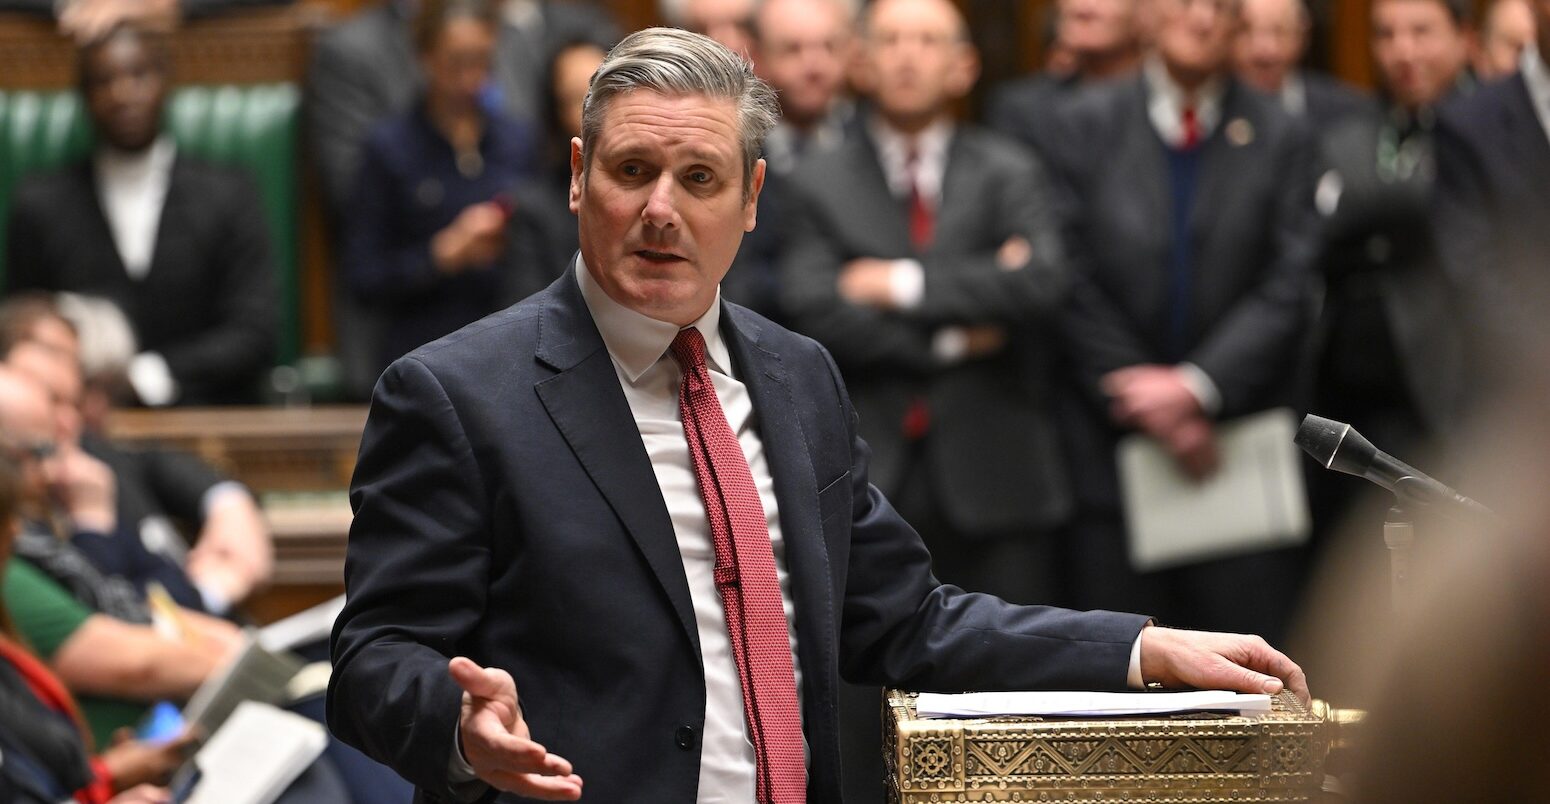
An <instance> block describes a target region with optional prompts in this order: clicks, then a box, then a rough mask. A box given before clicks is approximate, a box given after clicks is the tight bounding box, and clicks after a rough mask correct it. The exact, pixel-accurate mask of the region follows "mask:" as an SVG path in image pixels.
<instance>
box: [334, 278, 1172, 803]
mask: <svg viewBox="0 0 1550 804" xmlns="http://www.w3.org/2000/svg"><path fill="white" fill-rule="evenodd" d="M722 333H723V336H724V337H725V339H726V341H727V346H728V349H729V351H730V353H731V355H732V362H733V364H734V367H735V373H736V374H737V376H738V377H739V378H740V379H741V380H742V381H743V382H744V383H745V384H746V385H747V387H748V390H749V393H750V395H751V397H752V400H753V405H754V410H755V414H756V416H757V417H758V426H759V428H760V431H761V436H762V437H763V440H764V445H765V449H766V450H767V451H768V454H769V464H770V472H771V474H772V476H773V479H774V484H775V493H776V496H777V498H778V499H779V505H780V521H781V528H782V531H783V533H784V534H785V537H786V543H787V548H786V562H787V568H788V570H789V572H790V576H791V589H790V594H791V596H792V599H793V602H794V605H795V612H796V613H795V627H796V630H797V635H798V644H799V649H798V655H797V657H796V658H797V660H798V662H799V663H800V667H801V671H802V690H801V692H802V713H803V729H804V733H805V736H806V739H807V744H808V746H809V748H810V757H811V759H810V764H809V768H808V784H809V792H808V797H809V800H812V801H838V800H840V778H839V762H838V756H839V749H838V742H837V731H838V723H837V721H836V715H835V694H836V687H837V685H838V676H839V675H840V674H841V673H843V675H844V676H845V677H846V678H848V679H851V680H855V681H865V682H868V683H872V684H899V685H905V686H909V687H914V688H919V689H937V690H953V689H960V690H961V689H970V688H987V689H993V688H1018V687H1067V688H1069V687H1087V688H1111V689H1120V688H1123V687H1124V685H1125V682H1126V672H1127V666H1128V660H1129V652H1130V647H1131V644H1132V642H1133V641H1134V639H1135V637H1136V635H1137V634H1138V633H1139V630H1140V628H1141V626H1142V625H1143V622H1144V620H1143V618H1142V617H1139V616H1136V615H1122V614H1112V613H1107V612H1101V613H1077V612H1070V611H1066V610H1061V609H1051V608H1044V607H1019V606H1012V605H1009V604H1006V603H1004V602H1002V601H1000V600H998V599H996V598H994V597H990V596H986V595H980V594H971V593H967V592H964V591H963V590H960V589H958V588H956V587H952V586H943V585H941V584H939V583H938V582H937V581H936V579H935V578H933V577H932V575H931V566H930V556H929V555H928V554H927V552H926V550H925V548H924V547H923V546H922V545H921V542H920V539H919V537H918V536H916V534H915V532H914V531H913V530H911V529H910V527H909V526H908V525H907V524H906V523H905V522H904V521H903V520H902V519H901V518H900V517H899V516H898V514H897V513H895V511H894V509H893V508H892V507H891V506H890V505H889V504H888V502H887V501H886V500H885V499H884V498H883V497H882V495H881V494H879V493H878V492H877V491H876V490H875V489H874V488H872V487H871V486H870V485H869V484H868V483H867V455H868V451H867V448H866V446H865V444H864V443H863V442H861V441H860V440H859V439H858V438H857V436H856V419H855V415H854V412H853V410H852V408H851V405H850V401H849V399H848V398H847V396H846V393H845V388H844V385H843V384H842V382H841V380H840V376H839V372H838V371H837V370H836V369H835V367H834V363H833V361H832V360H831V359H830V358H829V356H828V354H827V353H826V352H825V351H824V350H823V349H822V348H821V347H820V346H818V344H817V343H815V342H814V341H812V340H810V339H808V338H805V337H803V336H800V335H796V334H794V333H792V332H789V331H787V330H785V329H782V328H780V327H778V326H776V325H775V324H773V323H771V322H769V321H768V320H766V319H764V318H762V317H760V316H758V315H757V314H754V313H752V312H750V311H748V310H747V309H745V308H742V307H739V306H737V305H734V304H724V305H723V313H722ZM351 503H352V505H353V506H354V508H355V512H356V516H355V521H354V524H353V525H352V526H351V532H350V546H349V554H348V559H347V561H346V566H345V583H346V586H347V589H348V592H349V597H348V600H349V602H348V603H347V604H346V606H345V609H344V612H343V613H342V614H341V615H340V617H339V619H338V621H337V623H336V625H335V630H334V673H333V678H332V682H331V684H330V691H329V702H328V704H329V725H330V727H331V728H332V729H333V731H334V733H335V734H336V735H337V736H339V737H340V738H341V739H344V740H345V741H347V742H350V743H352V744H355V745H357V746H359V747H361V748H362V749H363V750H364V751H365V752H366V753H367V754H369V755H371V756H372V757H374V758H376V759H378V760H379V761H382V762H384V763H386V764H388V765H390V766H392V767H393V768H395V769H396V770H398V772H399V773H401V774H403V775H404V776H405V777H406V778H408V779H409V780H410V781H412V782H414V783H415V785H417V786H418V787H419V788H420V791H421V796H422V799H424V800H435V799H438V798H443V797H447V796H449V795H450V794H451V791H450V790H449V789H448V787H447V783H446V777H447V763H448V759H449V752H450V751H452V750H453V740H454V733H455V732H454V730H455V727H456V725H457V718H458V711H459V701H460V698H461V693H460V691H459V689H458V687H457V686H456V685H455V684H454V683H453V682H452V680H451V679H450V678H449V677H448V675H447V669H446V665H447V660H448V657H450V656H454V655H458V654H463V655H467V656H469V657H471V658H473V659H474V660H475V661H477V662H479V663H481V664H483V665H485V666H494V667H500V668H504V669H506V670H508V671H509V672H510V673H511V674H512V676H513V678H515V679H516V682H517V689H518V691H519V693H518V694H519V696H520V700H521V702H522V707H523V712H524V715H525V717H526V720H527V722H528V723H529V724H530V726H531V728H532V732H533V737H534V739H536V740H538V741H539V742H541V743H542V744H543V745H544V746H545V747H546V748H548V749H549V750H550V751H553V752H555V753H557V754H559V755H561V756H564V757H566V758H568V759H570V760H571V761H572V762H573V763H574V765H575V768H576V772H577V773H578V774H580V775H581V776H582V778H584V779H585V780H586V788H585V793H584V795H585V797H586V798H587V800H592V801H604V802H611V801H631V802H672V804H683V803H684V802H692V801H693V800H694V797H695V791H696V786H697V784H698V779H699V758H700V752H699V742H698V738H699V735H700V733H701V728H702V726H703V723H704V717H705V685H704V681H703V670H702V665H701V660H700V656H699V647H698V634H697V631H696V627H695V620H694V613H693V610H692V607H691V601H690V594H689V588H688V584H687V581H686V580H685V576H684V570H683V563H682V559H681V557H680V555H679V552H678V544H677V540H676V538H675V536H674V534H673V528H672V523H671V522H670V521H669V518H668V515H667V509H666V507H665V505H664V503H663V500H662V494H661V491H660V489H659V488H658V486H657V481H656V477H655V475H654V474H653V472H652V468H651V463H650V460H649V459H648V457H647V455H646V451H645V448H644V447H643V446H642V444H641V439H640V434H639V432H638V430H637V429H636V425H635V421H634V418H633V416H632V414H631V412H630V408H629V405H628V403H627V402H626V400H625V397H624V393H623V390H622V389H621V388H620V385H619V381H618V378H617V375H616V374H615V369H614V364H613V361H612V359H611V358H610V357H609V354H608V351H607V349H606V348H605V347H604V345H603V341H602V338H601V336H600V335H599V334H598V331H597V328H596V326H595V325H594V324H593V322H592V319H591V316H590V315H589V313H588V310H587V308H586V305H585V303H584V302H583V300H582V298H581V292H580V289H579V288H578V286H577V284H576V279H575V276H574V273H572V272H567V273H566V274H565V275H564V276H562V277H561V278H560V279H559V280H557V281H556V282H555V283H554V284H553V285H551V286H550V287H549V288H548V289H547V290H545V291H544V292H542V293H539V294H537V295H535V296H533V297H531V298H529V299H527V300H525V301H523V302H522V303H520V304H518V305H516V306H514V307H511V308H509V309H507V310H505V311H503V312H501V313H497V314H495V315H493V316H490V317H488V318H486V319H484V320H482V321H480V322H478V323H475V324H473V325H470V326H469V327H466V328H464V329H462V330H460V331H458V332H456V333H453V334H452V335H450V336H447V337H446V338H443V339H441V340H439V341H437V342H435V343H432V344H428V345H426V346H424V347H422V348H420V349H418V350H416V351H415V352H413V353H411V354H409V355H407V356H405V357H404V358H402V359H400V360H398V361H397V362H396V363H394V364H393V365H392V366H391V367H390V368H389V369H388V371H387V372H386V373H385V374H384V375H383V377H382V380H381V381H380V382H379V384H378V386H377V389H376V393H375V396H374V399H373V401H372V407H371V414H370V417H369V419H368V421H367V424H366V432H365V436H364V438H363V441H362V444H361V454H360V461H359V464H358V466H357V468H356V474H355V478H354V482H353V483H352V489H351ZM502 800H505V801H514V800H519V799H516V798H515V797H512V796H506V797H503V799H502Z"/></svg>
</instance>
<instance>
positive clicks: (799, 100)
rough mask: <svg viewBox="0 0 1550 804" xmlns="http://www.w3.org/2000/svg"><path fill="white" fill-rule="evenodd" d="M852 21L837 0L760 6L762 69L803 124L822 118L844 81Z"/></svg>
mask: <svg viewBox="0 0 1550 804" xmlns="http://www.w3.org/2000/svg"><path fill="white" fill-rule="evenodd" d="M850 47H851V35H850V24H849V22H848V21H847V20H846V18H845V12H844V10H843V9H842V8H841V7H840V4H839V2H838V0H767V2H765V3H764V5H763V6H761V7H760V9H759V60H758V61H757V62H756V63H755V67H756V68H757V69H758V71H759V75H760V77H761V78H763V79H764V80H765V81H768V82H769V84H770V86H772V87H774V88H775V90H776V91H777V92H779V93H780V107H781V112H782V114H783V115H784V116H785V117H787V118H789V119H791V120H792V121H793V122H796V123H797V124H799V125H803V124H808V123H812V122H815V121H817V120H819V119H822V118H823V116H824V115H825V114H828V112H829V107H830V105H831V104H833V103H834V99H835V97H837V96H838V95H839V93H840V90H841V89H842V88H843V87H844V86H845V70H846V68H847V67H848V66H849V64H850Z"/></svg>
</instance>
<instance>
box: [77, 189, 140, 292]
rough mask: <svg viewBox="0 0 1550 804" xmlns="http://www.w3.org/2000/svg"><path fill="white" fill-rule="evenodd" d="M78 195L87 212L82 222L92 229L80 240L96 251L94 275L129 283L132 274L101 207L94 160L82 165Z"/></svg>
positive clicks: (119, 282)
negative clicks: (126, 265)
mask: <svg viewBox="0 0 1550 804" xmlns="http://www.w3.org/2000/svg"><path fill="white" fill-rule="evenodd" d="M77 177H78V184H77V188H76V189H77V192H79V193H80V194H81V203H80V209H83V210H87V215H86V220H85V221H83V223H84V224H85V225H86V226H87V227H88V228H89V229H91V230H93V231H89V232H87V233H85V234H86V236H85V237H83V238H82V239H81V244H82V247H83V248H86V249H90V250H91V251H93V252H95V257H93V258H92V260H91V263H90V264H91V265H92V266H93V269H92V270H93V273H96V274H98V275H99V276H101V277H102V278H104V279H106V280H107V281H108V282H109V283H111V284H115V285H128V284H130V279H129V271H128V269H126V268H125V267H124V257H123V255H121V254H119V253H118V243H117V241H115V240H114V239H113V227H112V226H111V225H110V224H109V223H108V213H107V211H106V210H104V209H103V208H102V195H101V194H100V193H99V192H97V169H96V168H95V167H93V165H92V160H91V159H87V160H86V161H85V162H84V163H82V165H81V167H80V172H79V173H78V174H77Z"/></svg>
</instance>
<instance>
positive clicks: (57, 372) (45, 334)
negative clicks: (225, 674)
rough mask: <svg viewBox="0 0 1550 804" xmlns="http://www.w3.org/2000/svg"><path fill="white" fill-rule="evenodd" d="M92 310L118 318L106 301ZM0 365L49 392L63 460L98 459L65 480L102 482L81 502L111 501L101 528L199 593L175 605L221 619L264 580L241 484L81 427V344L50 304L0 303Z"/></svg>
mask: <svg viewBox="0 0 1550 804" xmlns="http://www.w3.org/2000/svg"><path fill="white" fill-rule="evenodd" d="M72 304H73V306H74V307H75V308H76V309H81V308H83V307H85V308H89V307H91V306H92V305H91V302H90V301H84V300H74V301H73V302H72ZM95 306H96V307H97V309H98V310H107V311H112V312H113V313H116V309H115V308H113V307H112V306H111V305H110V304H106V303H99V304H97V305H95ZM0 360H4V361H5V362H6V363H7V364H8V365H10V366H11V367H12V368H14V369H16V370H17V371H18V372H19V373H22V374H24V375H27V376H28V377H30V378H31V379H33V380H34V381H35V382H37V383H39V384H40V385H42V386H43V387H44V388H45V389H47V390H48V391H49V393H50V394H51V395H52V396H53V398H54V404H55V413H56V421H57V422H58V439H59V445H60V449H61V454H68V455H71V456H74V455H76V454H78V453H79V454H80V459H79V463H83V464H84V463H85V462H87V461H91V462H92V463H97V462H100V464H99V466H100V468H96V469H95V471H85V472H78V473H73V474H72V475H70V476H71V477H72V478H73V479H72V480H71V481H70V482H65V483H63V485H64V486H65V488H66V490H73V491H75V492H77V493H81V492H82V491H83V490H82V489H81V488H78V487H80V486H83V485H88V486H93V487H96V486H101V487H102V488H101V489H100V490H98V491H96V492H94V493H87V496H89V497H90V496H99V495H106V496H108V497H109V498H111V499H114V500H115V505H114V510H113V512H112V520H113V521H112V524H111V525H110V526H107V527H103V528H99V529H98V531H97V532H98V533H100V534H120V535H122V536H124V537H125V538H123V539H120V540H118V541H119V542H123V543H125V544H127V545H128V546H129V547H132V548H134V549H135V551H136V552H145V553H148V555H143V556H135V557H134V558H135V559H136V560H137V562H138V563H144V562H154V563H155V564H156V565H165V566H164V567H163V570H164V571H166V572H173V573H175V574H176V576H177V578H176V579H175V580H174V581H173V582H171V583H164V585H166V586H167V587H168V589H169V590H174V589H187V588H188V584H189V583H190V582H191V583H192V587H193V590H194V592H195V596H194V597H193V598H192V599H180V600H179V602H182V603H184V604H185V605H190V606H192V607H195V608H203V609H204V610H206V611H208V612H210V613H212V614H220V615H225V614H227V613H228V612H229V611H230V609H231V607H232V606H233V605H234V604H237V603H240V602H241V601H243V600H245V599H246V598H247V596H248V595H249V594H251V593H252V591H253V590H254V589H255V588H256V587H257V586H259V585H261V584H262V583H264V582H265V581H267V580H268V578H269V575H270V572H271V571H272V569H273V563H274V558H273V552H274V551H273V546H272V544H271V543H270V539H269V530H268V527H267V525H266V524H265V523H264V519H263V515H262V513H261V512H260V511H259V510H258V505H257V503H256V502H255V501H254V499H253V496H252V494H250V493H249V492H248V490H247V489H246V488H244V487H243V486H242V485H241V484H238V483H236V482H234V481H231V480H229V479H227V478H225V477H223V476H221V475H220V474H219V473H217V472H216V471H215V470H214V469H212V468H211V467H209V466H208V465H206V464H205V463H204V462H202V461H200V460H199V459H198V458H195V457H194V456H192V455H189V454H186V453H181V452H178V451H175V450H167V449H160V448H156V447H136V448H126V447H120V446H118V445H115V444H113V443H112V442H111V441H110V440H109V439H107V438H106V437H105V436H104V435H103V434H102V433H101V432H100V431H97V432H91V431H88V430H86V429H83V423H84V419H83V415H82V412H81V404H82V402H81V400H82V398H83V390H82V386H83V382H82V376H81V368H80V365H81V363H80V343H79V338H78V337H77V335H76V331H75V329H74V327H73V326H72V324H71V323H70V322H68V321H67V320H66V319H65V318H64V317H63V316H62V314H61V313H60V312H59V311H58V310H57V309H56V308H54V307H53V305H52V304H50V303H49V302H48V300H47V299H43V298H39V297H36V296H22V297H16V298H12V299H9V300H7V301H5V302H3V303H0ZM98 424H99V425H100V422H98ZM93 459H95V460H93ZM60 497H61V499H66V498H68V497H66V496H65V495H63V494H62V495H60ZM174 518H175V519H177V520H181V521H182V522H184V523H188V524H190V525H197V526H198V527H199V532H198V537H197V539H196V540H195V543H194V547H193V549H192V550H191V549H189V546H188V545H187V544H186V543H185V542H184V541H183V537H182V536H181V535H179V533H178V531H177V529H176V528H175V527H174V521H173V520H174ZM88 538H90V537H88ZM109 541H110V542H111V541H113V538H109ZM99 567H100V568H102V569H104V570H108V569H109V568H108V567H102V566H101V565H99ZM185 571H186V573H187V574H186V576H185V575H184V573H185ZM119 574H125V573H119ZM174 597H178V595H176V594H175V595H174Z"/></svg>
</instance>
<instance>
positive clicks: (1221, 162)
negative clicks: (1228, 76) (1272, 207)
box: [1189, 82, 1262, 266]
mask: <svg viewBox="0 0 1550 804" xmlns="http://www.w3.org/2000/svg"><path fill="white" fill-rule="evenodd" d="M1238 91H1239V90H1238V88H1237V85H1236V84H1233V83H1231V82H1229V83H1228V85H1227V90H1226V91H1225V92H1224V93H1223V95H1222V118H1221V120H1220V121H1218V122H1217V124H1216V130H1215V131H1212V132H1211V136H1210V137H1208V138H1207V139H1206V141H1205V142H1204V143H1202V144H1201V148H1200V163H1199V164H1200V173H1199V175H1198V176H1197V178H1196V180H1197V181H1198V182H1199V183H1198V184H1196V186H1195V204H1194V207H1193V208H1192V209H1191V210H1190V213H1189V232H1190V237H1191V238H1192V239H1193V240H1194V241H1195V242H1196V243H1202V242H1204V241H1205V239H1206V238H1205V236H1204V235H1205V234H1206V233H1207V232H1209V231H1210V230H1211V228H1212V227H1213V226H1214V225H1215V223H1216V222H1217V220H1218V218H1219V212H1220V210H1221V209H1222V205H1223V204H1224V203H1226V201H1227V197H1228V196H1229V195H1230V193H1231V191H1232V188H1233V187H1235V186H1237V182H1235V181H1233V179H1234V177H1237V176H1245V175H1249V173H1251V172H1253V171H1254V170H1255V168H1256V166H1257V163H1256V160H1257V158H1258V157H1259V156H1261V155H1262V154H1261V151H1260V149H1258V148H1255V147H1253V139H1249V140H1248V141H1246V142H1240V141H1238V140H1236V139H1234V137H1230V136H1228V132H1227V129H1228V128H1229V127H1239V126H1241V125H1243V124H1247V125H1248V126H1249V129H1248V130H1249V131H1252V130H1253V122H1252V121H1250V120H1249V119H1248V118H1247V117H1246V116H1244V114H1243V109H1242V104H1239V103H1237V102H1236V95H1237V93H1238ZM1239 121H1242V122H1241V123H1240V122H1239ZM1203 256H1204V255H1202V254H1198V253H1197V254H1195V264H1196V265H1197V266H1198V265H1200V264H1201V263H1202V257H1203Z"/></svg>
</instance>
